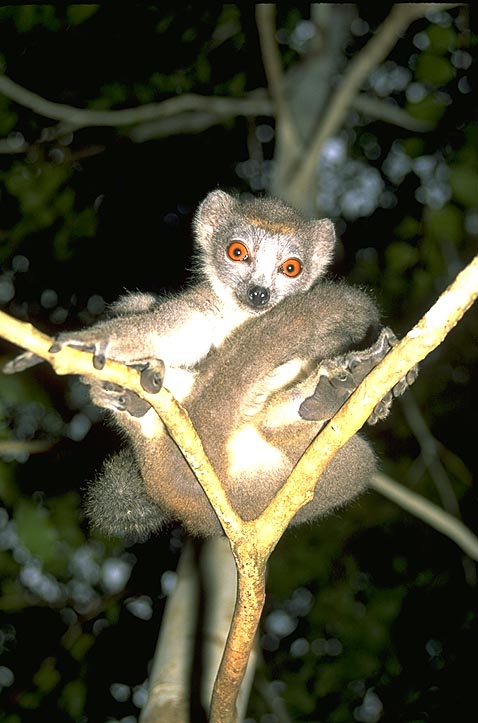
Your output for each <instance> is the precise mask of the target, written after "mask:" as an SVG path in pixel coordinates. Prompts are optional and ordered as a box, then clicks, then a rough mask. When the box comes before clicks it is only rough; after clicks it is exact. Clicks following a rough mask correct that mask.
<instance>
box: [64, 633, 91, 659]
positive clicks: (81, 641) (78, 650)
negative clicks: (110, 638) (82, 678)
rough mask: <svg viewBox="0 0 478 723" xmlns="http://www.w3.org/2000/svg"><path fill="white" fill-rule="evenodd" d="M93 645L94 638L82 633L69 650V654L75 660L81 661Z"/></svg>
mask: <svg viewBox="0 0 478 723" xmlns="http://www.w3.org/2000/svg"><path fill="white" fill-rule="evenodd" d="M94 644H95V636H94V635H89V634H87V633H83V635H80V636H79V638H78V639H77V640H75V642H74V643H73V645H72V646H71V648H70V653H71V655H72V656H73V658H75V660H83V658H84V657H85V655H86V654H87V652H88V651H89V650H90V648H92V647H93V645H94Z"/></svg>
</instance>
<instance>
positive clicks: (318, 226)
mask: <svg viewBox="0 0 478 723" xmlns="http://www.w3.org/2000/svg"><path fill="white" fill-rule="evenodd" d="M307 231H308V237H309V244H310V248H312V249H313V250H314V252H313V264H314V271H315V275H316V277H319V276H322V275H323V274H324V273H325V271H326V270H327V268H328V266H329V265H330V264H331V263H332V259H333V256H334V252H335V244H336V240H337V239H336V235H335V226H334V224H333V222H332V221H331V220H330V218H321V219H319V220H317V221H309V223H308V229H307Z"/></svg>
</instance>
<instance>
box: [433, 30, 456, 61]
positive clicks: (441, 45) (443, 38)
mask: <svg viewBox="0 0 478 723" xmlns="http://www.w3.org/2000/svg"><path fill="white" fill-rule="evenodd" d="M426 33H427V35H428V38H429V40H430V47H429V49H428V52H430V51H433V52H434V53H437V54H439V55H444V54H445V53H448V52H450V51H451V50H454V49H455V48H456V45H457V37H456V33H455V31H454V30H452V29H451V28H444V27H443V26H442V25H433V24H432V25H430V26H429V27H428V28H427V31H426Z"/></svg>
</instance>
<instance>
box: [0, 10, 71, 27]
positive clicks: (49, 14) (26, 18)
mask: <svg viewBox="0 0 478 723" xmlns="http://www.w3.org/2000/svg"><path fill="white" fill-rule="evenodd" d="M1 12H2V15H4V16H8V15H9V16H10V17H12V18H13V20H14V22H15V25H16V27H17V30H18V32H19V33H27V32H29V31H30V30H32V29H34V28H35V26H36V25H43V26H45V27H46V28H48V30H51V31H53V32H55V31H57V30H59V29H60V27H61V23H60V21H59V19H58V18H57V16H56V10H55V7H54V6H53V5H43V4H42V5H34V4H30V5H24V6H23V7H16V8H13V7H8V6H7V7H6V8H5V7H4V8H1Z"/></svg>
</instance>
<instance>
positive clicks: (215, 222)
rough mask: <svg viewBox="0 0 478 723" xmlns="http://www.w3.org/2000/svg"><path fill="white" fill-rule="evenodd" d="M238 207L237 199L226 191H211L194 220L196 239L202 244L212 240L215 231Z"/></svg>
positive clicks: (199, 207) (198, 209)
mask: <svg viewBox="0 0 478 723" xmlns="http://www.w3.org/2000/svg"><path fill="white" fill-rule="evenodd" d="M235 208H236V199H235V198H234V197H233V196H231V195H230V194H229V193H226V192H225V191H211V193H208V195H207V196H206V198H205V199H204V201H202V202H201V203H200V204H199V206H198V208H197V211H196V214H195V216H194V220H193V228H194V232H195V235H196V240H197V242H198V244H199V245H200V246H204V245H205V244H207V243H208V241H210V239H211V237H212V235H213V233H214V231H215V230H216V229H217V227H218V226H219V225H220V224H221V223H222V222H223V221H224V219H225V218H226V217H227V216H229V215H230V214H231V213H232V211H233V210H234V209H235Z"/></svg>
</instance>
